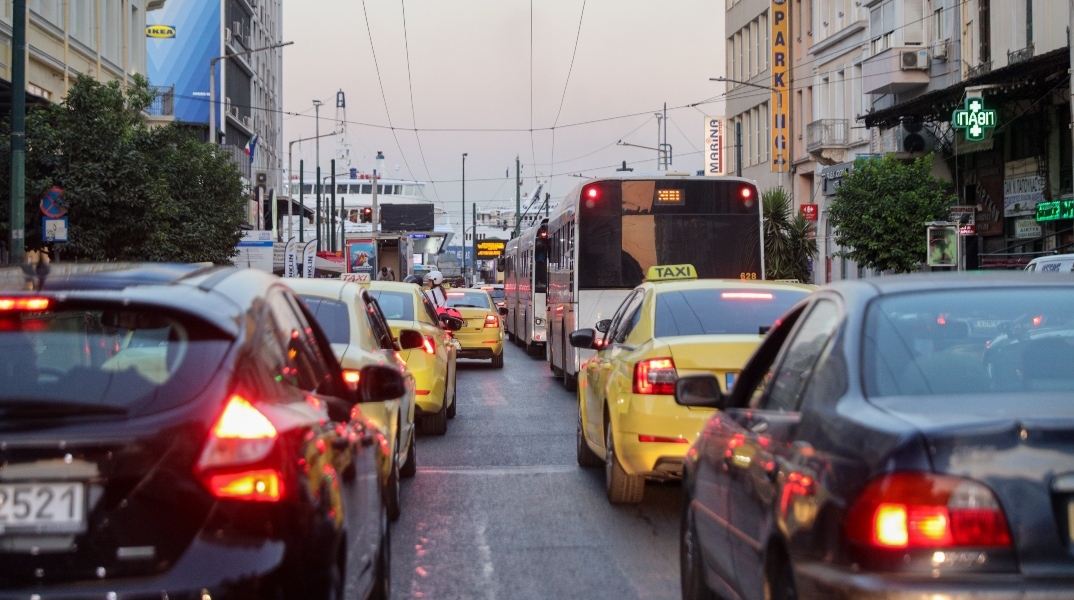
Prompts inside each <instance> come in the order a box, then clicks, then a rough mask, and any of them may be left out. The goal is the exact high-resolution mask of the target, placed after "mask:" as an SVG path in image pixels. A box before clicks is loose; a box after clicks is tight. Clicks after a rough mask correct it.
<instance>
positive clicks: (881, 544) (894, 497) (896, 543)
mask: <svg viewBox="0 0 1074 600" xmlns="http://www.w3.org/2000/svg"><path fill="white" fill-rule="evenodd" d="M847 535H848V536H849V537H850V539H851V540H853V541H855V542H858V543H861V544H866V545H869V546H873V547H876V548H893V549H904V548H957V547H968V546H973V547H1009V546H1010V545H1011V533H1010V529H1009V528H1008V526H1007V517H1006V515H1004V513H1003V509H1002V508H1001V507H1000V505H999V501H998V500H997V499H996V496H995V494H993V493H992V490H990V489H988V488H987V487H986V486H985V485H983V484H981V483H978V482H976V481H973V480H970V479H962V478H960V477H951V476H948V475H934V474H932V473H894V474H891V475H886V476H884V477H881V478H880V479H877V480H875V481H873V482H872V483H870V484H869V485H868V486H867V487H866V488H865V490H864V491H863V492H862V493H861V495H860V496H859V497H858V499H857V501H855V503H854V505H853V506H852V507H851V509H850V511H849V513H848V514H847Z"/></svg>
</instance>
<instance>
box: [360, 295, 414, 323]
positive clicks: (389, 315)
mask: <svg viewBox="0 0 1074 600" xmlns="http://www.w3.org/2000/svg"><path fill="white" fill-rule="evenodd" d="M369 293H370V295H372V296H373V298H374V299H376V301H377V304H379V305H380V310H381V311H382V312H383V313H384V318H385V319H388V320H389V321H413V320H414V295H413V294H411V293H409V292H390V291H387V290H369Z"/></svg>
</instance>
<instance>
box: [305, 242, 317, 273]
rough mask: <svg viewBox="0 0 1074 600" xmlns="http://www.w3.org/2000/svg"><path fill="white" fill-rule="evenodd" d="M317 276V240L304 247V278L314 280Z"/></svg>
mask: <svg viewBox="0 0 1074 600" xmlns="http://www.w3.org/2000/svg"><path fill="white" fill-rule="evenodd" d="M316 274H317V240H310V241H308V242H306V245H305V246H303V247H302V276H303V277H305V278H306V279H313V277H314V275H316Z"/></svg>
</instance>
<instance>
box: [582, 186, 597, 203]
mask: <svg viewBox="0 0 1074 600" xmlns="http://www.w3.org/2000/svg"><path fill="white" fill-rule="evenodd" d="M585 197H586V198H589V199H590V200H596V199H597V198H599V197H600V190H598V189H597V188H595V187H591V188H586V190H585Z"/></svg>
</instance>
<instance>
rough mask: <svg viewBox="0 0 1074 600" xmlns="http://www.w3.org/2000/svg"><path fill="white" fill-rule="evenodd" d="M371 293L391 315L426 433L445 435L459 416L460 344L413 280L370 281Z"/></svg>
mask: <svg viewBox="0 0 1074 600" xmlns="http://www.w3.org/2000/svg"><path fill="white" fill-rule="evenodd" d="M368 285H369V288H368V289H369V294H370V295H371V296H372V297H373V298H374V299H375V300H376V302H377V304H378V305H379V306H380V309H381V311H382V312H383V313H384V316H385V318H387V319H388V325H389V326H390V327H391V329H392V335H393V336H394V337H395V339H396V340H397V341H398V342H399V347H400V348H402V351H401V352H400V356H402V358H403V360H404V361H405V362H406V365H407V369H408V370H409V371H410V372H411V373H412V374H413V375H414V381H415V385H416V386H417V390H416V392H415V393H416V404H417V411H418V422H419V424H420V426H421V431H422V433H431V434H433V435H444V434H445V433H447V422H448V419H453V418H455V411H456V408H455V360H456V358H457V355H458V348H457V346H456V344H455V341H454V340H453V339H452V337H451V333H450V332H449V331H447V330H446V329H445V328H444V326H443V325H441V322H440V318H439V317H437V314H436V309H435V308H434V307H433V305H432V304H430V303H429V301H428V300H427V299H426V298H425V294H423V293H422V291H421V288H420V287H418V286H417V285H415V284H413V283H405V282H396V281H371V282H369V284H368Z"/></svg>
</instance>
